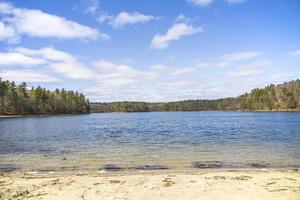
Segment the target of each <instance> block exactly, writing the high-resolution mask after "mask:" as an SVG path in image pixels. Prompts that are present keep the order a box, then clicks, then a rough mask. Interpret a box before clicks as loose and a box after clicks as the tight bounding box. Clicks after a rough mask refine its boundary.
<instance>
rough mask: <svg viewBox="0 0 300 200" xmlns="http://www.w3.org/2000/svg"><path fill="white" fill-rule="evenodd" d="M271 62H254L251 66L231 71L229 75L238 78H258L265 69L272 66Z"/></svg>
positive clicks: (239, 67)
mask: <svg viewBox="0 0 300 200" xmlns="http://www.w3.org/2000/svg"><path fill="white" fill-rule="evenodd" d="M271 64H272V62H271V61H268V60H266V61H260V62H254V63H251V64H246V65H241V66H238V68H237V69H234V70H230V71H229V72H228V74H229V75H232V76H237V77H245V76H257V75H261V74H263V73H264V72H265V69H264V67H267V66H269V65H271Z"/></svg>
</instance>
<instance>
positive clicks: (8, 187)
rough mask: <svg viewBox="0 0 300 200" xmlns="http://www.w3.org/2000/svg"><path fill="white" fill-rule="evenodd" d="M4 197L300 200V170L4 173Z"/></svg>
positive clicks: (0, 180)
mask: <svg viewBox="0 0 300 200" xmlns="http://www.w3.org/2000/svg"><path fill="white" fill-rule="evenodd" d="M0 199H1V200H2V199H3V200H7V199H46V200H50V199H53V200H54V199H66V200H67V199H71V200H76V199H81V200H84V199H88V200H93V199H101V200H103V199H104V200H106V199H124V200H125V199H134V200H135V199H138V200H140V199H171V200H174V199H176V200H178V199H179V200H180V199H201V200H202V199H203V200H208V199H211V200H216V199H222V200H241V199H243V200H248V199H249V200H250V199H255V200H260V199H261V200H271V199H272V200H273V199H274V200H275V199H276V200H278V199H280V200H285V199H289V200H299V199H300V172H299V170H296V169H294V170H288V169H285V170H279V169H276V170H272V169H239V170H226V169H218V170H198V171H188V172H174V171H173V172H172V171H163V170H162V171H156V172H130V173H125V172H122V173H120V172H117V173H104V172H87V173H83V172H80V173H79V172H76V173H75V172H72V173H62V172H60V173H57V172H56V173H53V172H50V173H43V174H41V173H25V174H24V173H20V172H19V173H13V174H9V173H7V174H2V175H1V176H0Z"/></svg>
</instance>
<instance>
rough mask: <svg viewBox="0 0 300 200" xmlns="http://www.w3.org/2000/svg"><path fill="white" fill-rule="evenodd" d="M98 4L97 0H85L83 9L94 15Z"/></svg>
mask: <svg viewBox="0 0 300 200" xmlns="http://www.w3.org/2000/svg"><path fill="white" fill-rule="evenodd" d="M99 4H100V1H99V0H86V1H85V9H84V11H85V12H86V13H90V14H92V15H95V14H96V12H97V10H98V9H99Z"/></svg>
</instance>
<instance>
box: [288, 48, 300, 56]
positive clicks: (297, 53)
mask: <svg viewBox="0 0 300 200" xmlns="http://www.w3.org/2000/svg"><path fill="white" fill-rule="evenodd" d="M289 55H291V56H295V57H300V49H299V50H296V51H293V52H290V53H289Z"/></svg>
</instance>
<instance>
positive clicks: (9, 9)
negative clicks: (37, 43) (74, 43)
mask: <svg viewBox="0 0 300 200" xmlns="http://www.w3.org/2000/svg"><path fill="white" fill-rule="evenodd" d="M0 14H1V16H2V19H1V20H3V21H5V22H6V23H7V24H8V25H7V26H8V27H10V28H11V30H10V35H12V36H11V38H15V37H16V34H18V35H23V34H24V35H28V36H31V37H53V38H60V39H98V38H101V39H108V38H109V36H108V35H106V34H104V33H101V32H99V31H97V30H96V29H93V28H90V27H88V26H85V25H81V24H79V23H77V22H74V21H70V20H67V19H65V18H63V17H59V16H57V15H53V14H48V13H45V12H42V11H40V10H32V9H26V8H16V7H14V6H12V5H11V4H8V3H0ZM2 23H3V22H2ZM0 28H1V25H0Z"/></svg>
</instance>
